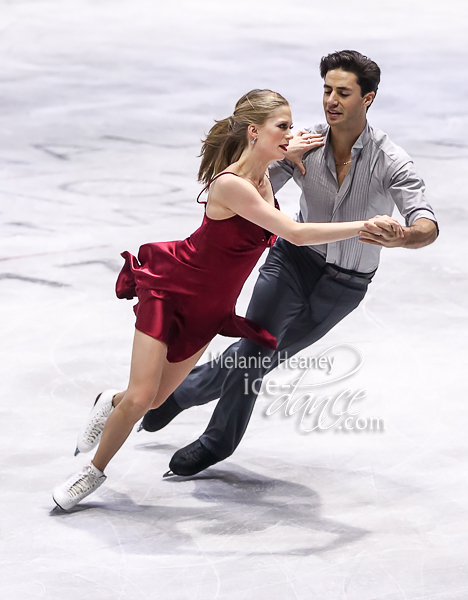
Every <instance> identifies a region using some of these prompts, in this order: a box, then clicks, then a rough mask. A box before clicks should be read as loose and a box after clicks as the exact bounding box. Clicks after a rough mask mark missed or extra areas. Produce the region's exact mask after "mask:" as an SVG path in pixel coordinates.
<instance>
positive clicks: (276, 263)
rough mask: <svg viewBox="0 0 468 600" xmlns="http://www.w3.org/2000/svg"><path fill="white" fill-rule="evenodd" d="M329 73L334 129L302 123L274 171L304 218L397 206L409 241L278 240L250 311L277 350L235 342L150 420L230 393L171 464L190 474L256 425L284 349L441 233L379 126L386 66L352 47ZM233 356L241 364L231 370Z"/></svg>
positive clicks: (360, 215)
mask: <svg viewBox="0 0 468 600" xmlns="http://www.w3.org/2000/svg"><path fill="white" fill-rule="evenodd" d="M320 74H321V76H322V78H323V79H324V94H323V107H324V111H325V117H326V120H327V125H320V126H318V127H316V128H315V129H314V130H311V131H305V130H304V131H301V132H299V134H297V135H296V136H295V138H294V139H293V140H292V141H291V143H290V146H289V149H288V158H287V159H285V160H284V161H281V162H280V163H276V164H274V165H273V166H272V167H271V168H270V178H271V181H272V184H273V187H274V189H275V191H278V190H279V189H280V188H281V187H282V186H283V185H284V184H285V183H286V182H287V181H288V180H289V179H290V178H291V177H293V178H294V181H295V182H296V183H297V185H298V186H299V188H300V189H301V198H300V210H299V214H298V219H299V220H300V221H303V222H308V221H310V222H318V223H320V222H321V223H325V222H334V221H354V220H358V219H368V218H370V217H372V216H373V215H375V214H382V215H385V214H386V215H391V214H392V211H393V209H394V206H395V205H396V206H397V208H398V210H399V212H400V213H401V215H402V216H403V217H404V219H405V221H406V227H405V228H404V234H405V237H404V238H397V237H396V236H395V235H394V234H393V232H392V231H391V230H390V228H389V230H388V231H387V230H386V229H382V231H381V235H373V234H365V235H362V236H361V237H360V238H359V239H357V238H353V239H350V240H345V241H341V242H334V243H331V244H322V245H317V246H294V245H292V244H290V243H288V242H287V241H285V240H283V239H278V240H277V242H276V244H275V245H274V246H273V248H272V249H271V250H270V252H269V255H268V257H267V259H266V261H265V264H264V265H263V266H262V267H261V269H260V275H259V278H258V280H257V283H256V285H255V288H254V292H253V295H252V299H251V301H250V304H249V308H248V310H247V317H248V318H249V319H251V320H252V321H255V322H256V323H258V324H259V325H261V326H262V327H264V328H265V329H267V330H268V331H270V332H271V333H272V334H273V335H275V336H276V338H277V340H278V347H277V351H276V352H273V351H271V350H268V349H266V348H263V347H260V346H257V345H255V344H254V343H253V342H251V341H249V340H247V339H242V340H240V341H238V342H236V343H234V344H232V345H231V346H230V347H229V348H228V349H227V350H226V351H225V352H224V353H223V355H222V358H221V360H218V361H212V362H211V363H206V364H204V365H201V366H198V367H195V368H194V369H193V370H192V372H191V373H190V375H189V376H188V377H187V379H186V380H185V381H184V382H183V383H182V384H181V385H180V386H179V387H178V388H177V390H176V391H175V392H174V393H173V394H172V395H171V396H170V397H169V398H168V399H167V400H166V402H165V403H164V404H163V405H162V406H161V407H159V408H157V409H155V410H152V411H149V413H147V415H146V416H145V418H144V420H143V428H144V429H146V430H148V431H156V430H158V429H161V428H162V427H164V426H165V425H167V423H169V422H170V421H171V420H172V419H173V418H174V417H175V416H176V415H177V414H179V413H180V412H181V411H182V410H184V409H186V408H189V407H191V406H195V405H200V404H205V403H207V402H210V401H211V400H215V399H216V398H220V400H219V402H218V404H217V406H216V408H215V411H214V413H213V416H212V418H211V420H210V423H209V425H208V427H207V429H206V431H205V433H204V434H203V435H202V436H201V437H200V439H198V440H196V441H195V442H193V443H192V444H189V445H188V446H186V447H185V448H182V449H181V450H179V451H178V452H176V453H175V454H174V456H173V457H172V460H171V462H170V464H169V467H170V469H171V470H172V471H173V472H174V473H176V474H178V475H193V474H195V473H198V472H199V471H201V470H203V469H206V468H207V467H208V466H210V465H213V464H215V463H217V462H219V461H221V460H224V459H225V458H227V457H228V456H230V455H231V454H232V453H233V452H234V450H235V449H236V447H237V445H238V444H239V442H240V440H241V439H242V436H243V434H244V432H245V430H246V427H247V425H248V422H249V419H250V415H251V413H252V409H253V407H254V404H255V400H256V397H257V393H258V389H259V385H258V382H259V381H261V379H262V378H263V376H264V375H265V374H266V372H268V371H270V370H271V369H272V368H274V367H275V366H276V365H277V364H278V353H281V356H285V355H287V356H288V357H290V356H292V355H293V354H295V353H297V352H299V351H300V350H302V349H304V348H306V347H307V346H310V345H311V344H313V343H314V342H316V341H317V340H319V339H320V338H321V337H323V336H324V335H325V334H326V333H327V332H328V331H329V330H330V329H331V328H332V327H334V326H335V325H336V324H337V323H338V322H339V321H340V320H341V319H343V318H344V317H345V316H346V315H348V314H349V313H350V312H351V311H353V310H354V309H355V308H356V307H357V306H358V305H359V303H360V302H361V300H362V299H363V297H364V295H365V293H366V291H367V287H368V285H369V283H370V282H371V280H372V277H373V275H374V273H375V271H376V269H377V266H378V263H379V255H380V251H381V249H382V247H386V248H394V247H397V246H400V247H405V248H421V247H423V246H426V245H428V244H431V243H432V242H433V241H434V240H435V239H436V237H437V234H438V229H437V222H436V219H435V216H434V212H433V210H432V208H431V207H430V205H429V203H428V202H427V200H426V199H425V195H424V190H425V187H424V182H423V181H422V179H421V178H420V177H419V176H418V174H417V173H416V171H415V170H414V167H413V163H412V161H411V158H410V157H409V156H408V155H407V154H406V152H404V150H402V149H401V148H399V147H398V146H396V145H395V144H393V143H392V142H391V141H390V140H389V139H388V137H387V136H386V134H384V133H383V132H381V131H378V130H376V129H373V128H372V127H370V125H369V124H368V123H367V118H366V113H367V110H368V108H369V106H370V105H371V104H372V102H373V101H374V98H375V95H376V93H377V89H378V85H379V82H380V69H379V67H378V66H377V64H376V63H375V62H373V61H372V60H370V59H368V58H367V57H365V56H363V55H362V54H360V53H359V52H355V51H349V50H345V51H342V52H335V53H333V54H330V55H328V56H326V57H324V58H322V61H321V63H320ZM249 357H256V360H255V361H248V358H249ZM229 358H231V359H232V360H231V362H229ZM265 358H268V360H264V359H265ZM242 359H244V360H242ZM249 362H250V364H249ZM230 364H231V365H232V364H235V365H238V366H237V367H236V368H228V366H229V365H230ZM252 364H253V366H252ZM247 365H248V366H247ZM243 366H245V367H246V368H242V367H243ZM246 381H247V382H249V385H246V383H245V382H246ZM254 382H255V383H256V385H253V384H254Z"/></svg>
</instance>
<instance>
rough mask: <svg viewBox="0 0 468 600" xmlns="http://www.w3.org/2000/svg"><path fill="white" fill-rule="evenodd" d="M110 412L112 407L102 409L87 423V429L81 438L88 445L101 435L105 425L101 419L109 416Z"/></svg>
mask: <svg viewBox="0 0 468 600" xmlns="http://www.w3.org/2000/svg"><path fill="white" fill-rule="evenodd" d="M111 410H112V406H111V407H110V408H109V407H103V408H101V410H100V411H99V412H97V413H96V414H95V415H94V417H93V418H92V420H91V421H90V423H89V426H88V429H87V430H86V431H85V434H84V436H83V437H84V438H85V440H86V441H87V443H88V444H92V443H93V442H94V440H95V439H96V438H97V437H98V436H99V435H100V434H101V433H102V430H103V429H104V425H105V422H103V419H106V418H107V417H108V416H109V414H110V412H111Z"/></svg>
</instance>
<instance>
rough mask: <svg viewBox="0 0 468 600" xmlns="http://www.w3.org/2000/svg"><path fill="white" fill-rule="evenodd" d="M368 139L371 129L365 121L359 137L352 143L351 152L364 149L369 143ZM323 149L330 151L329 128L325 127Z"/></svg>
mask: <svg viewBox="0 0 468 600" xmlns="http://www.w3.org/2000/svg"><path fill="white" fill-rule="evenodd" d="M370 138H371V128H370V125H369V123H368V122H367V121H366V126H365V127H364V129H363V130H362V133H361V135H360V136H359V137H358V139H357V140H356V141H355V142H354V145H353V147H352V149H351V150H362V148H364V146H365V145H366V144H367V143H368V142H369V140H370ZM324 148H325V150H326V151H328V150H329V149H330V150H331V148H330V126H327V129H326V133H325V142H324Z"/></svg>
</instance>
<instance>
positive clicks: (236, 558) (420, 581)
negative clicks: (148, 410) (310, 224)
mask: <svg viewBox="0 0 468 600" xmlns="http://www.w3.org/2000/svg"><path fill="white" fill-rule="evenodd" d="M467 15H468V9H467V7H466V3H464V2H462V1H461V0H459V1H454V0H448V1H447V2H443V3H440V2H422V1H418V0H414V1H409V2H403V1H402V0H394V1H393V2H387V1H386V0H385V1H381V2H371V1H370V0H369V1H367V0H358V1H357V2H345V1H344V0H337V1H336V2H333V3H321V4H318V3H311V2H305V1H302V2H301V1H299V0H290V1H289V2H287V3H284V2H281V3H280V2H271V1H270V2H267V1H266V0H251V1H250V2H247V1H245V0H238V1H237V2H236V3H232V2H229V3H224V2H215V1H208V0H197V1H196V2H193V1H192V2H189V1H178V0H173V1H172V2H164V3H163V2H158V1H156V2H154V1H152V2H150V1H145V0H135V1H133V2H130V1H129V0H113V1H112V2H111V1H110V0H99V1H95V2H92V1H90V0H88V1H85V0H67V2H59V1H58V0H34V1H33V0H30V1H23V0H14V1H12V0H10V1H8V0H1V1H0V31H1V37H0V49H1V61H0V77H1V94H0V98H1V111H0V129H1V138H2V144H1V147H0V169H1V175H2V176H1V182H0V210H1V217H2V219H1V222H2V224H1V235H0V290H1V296H0V302H1V313H0V314H1V331H2V333H1V336H2V338H1V339H2V343H1V362H0V369H1V382H2V396H1V401H0V410H1V417H2V420H1V424H2V433H1V436H0V456H1V463H2V471H1V480H0V490H1V496H0V497H1V503H2V508H1V514H2V520H1V530H0V531H1V542H0V543H1V550H0V552H1V554H0V561H1V565H2V572H1V577H0V596H1V598H4V599H5V600H30V599H31V600H32V599H35V598H46V599H48V600H52V599H53V600H55V599H57V600H78V599H80V600H81V599H82V598H91V599H93V600H107V599H109V600H110V599H112V600H113V599H119V600H120V599H121V600H124V599H128V600H143V599H151V600H152V599H159V598H164V599H165V600H172V599H174V600H185V599H190V600H196V599H200V600H214V599H223V600H231V599H232V600H234V599H235V600H243V599H246V600H247V599H248V600H250V599H255V600H264V599H268V600H277V599H278V600H290V599H291V600H306V599H307V600H309V599H311V598H314V599H315V598H317V599H319V600H377V599H379V600H380V599H382V600H449V599H452V600H462V599H463V600H465V599H466V598H468V577H467V573H466V568H467V567H466V555H467V550H468V548H467V546H468V543H467V540H466V530H467V525H468V522H467V516H468V515H467V510H468V509H467V506H468V503H467V498H468V497H467V491H468V483H467V478H466V476H465V474H466V469H467V463H468V442H467V436H466V421H467V416H468V415H467V412H468V411H467V394H466V385H465V380H464V373H465V370H466V361H467V358H468V352H467V339H468V331H467V329H468V327H467V304H466V296H467V293H468V283H467V279H466V270H467V268H466V263H467V256H468V253H467V241H466V240H467V235H466V231H465V227H466V226H467V209H466V183H465V178H466V172H467V158H468V141H467V140H468V109H467V101H468V78H467V76H466V64H467V56H466V54H467V45H466V24H467ZM347 47H348V48H349V47H351V48H356V49H358V50H360V51H362V52H363V53H365V54H368V55H369V56H371V57H372V58H374V59H375V60H376V61H377V62H378V63H379V64H380V66H381V68H382V72H383V77H382V84H381V87H380V90H379V93H378V96H377V100H376V102H375V105H374V106H373V107H372V109H371V111H370V113H369V120H370V122H371V124H373V125H374V126H376V127H379V128H381V129H383V130H385V131H386V132H387V133H388V134H389V135H390V136H391V137H392V139H393V140H394V141H395V142H397V143H399V144H400V145H402V146H403V147H404V148H405V149H406V150H407V151H408V152H409V153H410V154H412V155H413V157H414V159H415V162H416V166H417V168H418V169H419V171H420V172H421V173H422V174H423V176H424V178H425V180H426V183H427V186H428V196H429V198H430V199H431V202H432V203H433V206H434V208H435V209H436V211H437V215H438V217H439V221H440V228H441V236H440V239H439V240H438V241H437V243H436V244H434V245H433V246H430V247H428V248H425V249H422V250H418V251H409V250H387V251H385V250H384V251H383V253H382V264H381V268H380V270H379V272H378V274H377V276H376V277H375V281H374V283H372V285H371V287H370V291H369V293H368V295H367V297H366V299H365V301H364V302H363V304H362V305H361V306H360V307H359V309H358V310H357V311H356V312H355V313H354V314H352V315H351V316H349V317H348V318H347V319H346V320H345V321H344V322H343V323H341V324H340V325H339V326H338V327H336V328H335V329H334V330H333V331H332V332H331V333H330V334H329V335H328V336H327V337H326V338H324V339H323V340H322V341H321V342H320V343H319V344H317V346H316V347H315V348H313V349H310V350H309V351H308V352H305V353H304V355H306V356H307V355H308V356H316V355H318V354H320V353H321V352H323V351H325V350H326V349H327V348H329V347H330V346H332V345H334V344H341V343H348V344H352V345H353V346H355V347H356V348H358V349H359V351H360V352H361V353H362V356H363V366H362V368H361V370H360V371H359V372H358V373H357V374H356V375H355V376H353V377H354V379H353V380H352V381H351V382H350V383H349V385H350V386H352V387H353V389H358V388H366V389H367V391H368V397H367V398H366V399H365V401H363V402H362V403H361V408H362V410H363V414H364V415H366V416H367V417H369V416H376V417H379V418H381V419H382V422H383V423H384V429H383V430H381V431H361V432H356V431H353V432H347V433H345V432H342V431H341V432H340V431H337V430H328V431H322V432H319V431H313V432H311V433H304V432H303V431H302V430H301V427H300V415H295V416H290V417H288V418H286V417H285V416H284V414H283V416H281V415H280V413H279V412H278V413H275V414H273V415H272V416H266V411H267V409H268V407H269V405H270V404H271V399H268V398H267V397H266V396H265V395H263V396H262V397H261V399H260V400H259V402H258V404H257V407H256V410H255V413H254V416H253V418H252V422H251V425H250V427H249V429H248V432H247V434H246V436H245V438H244V440H243V442H242V444H241V446H240V447H239V449H238V451H237V452H236V453H235V455H233V456H232V457H231V458H230V459H229V460H227V461H225V462H223V463H221V464H219V465H216V466H215V467H213V468H210V469H209V470H207V471H206V472H204V473H202V474H200V475H199V476H197V477H193V478H191V479H179V478H171V479H164V480H163V479H162V477H161V476H162V474H163V473H164V471H166V470H167V465H168V461H169V459H170V457H171V455H172V454H173V452H174V451H175V450H176V449H177V448H179V447H181V446H184V445H185V444H187V443H189V442H191V441H193V440H194V439H195V438H196V437H197V436H198V435H199V434H200V433H202V431H203V429H204V427H205V425H206V423H207V422H208V419H209V417H210V414H211V410H212V406H205V407H200V408H197V409H193V410H191V411H187V412H186V413H183V414H182V415H181V416H180V417H179V418H178V419H177V420H175V421H174V422H173V424H171V425H170V426H169V427H167V428H166V429H165V430H163V431H161V432H159V433H158V434H149V433H145V432H143V433H139V434H136V432H135V433H133V434H132V435H131V437H130V439H129V441H128V442H127V444H126V445H125V447H124V448H123V450H122V451H121V452H120V453H119V455H118V457H117V458H116V459H115V460H114V461H113V462H112V464H111V465H110V467H109V469H108V481H107V483H106V485H105V486H103V488H101V490H100V491H99V492H98V493H97V494H96V495H95V496H93V497H91V498H90V499H89V501H87V502H86V501H85V502H84V503H83V504H82V505H81V506H79V507H78V508H77V509H76V510H75V511H74V512H72V513H70V514H64V513H57V512H56V511H53V512H52V513H51V512H50V511H51V509H52V508H53V504H52V500H51V495H50V494H51V490H52V488H53V487H54V486H55V485H56V484H57V483H58V482H60V481H62V480H63V479H64V478H65V477H66V476H68V475H69V474H70V473H71V472H73V471H74V470H75V469H76V465H79V466H81V464H82V463H83V462H84V461H85V460H86V457H83V456H79V457H77V458H76V459H74V458H73V451H74V448H75V436H76V432H77V429H78V428H79V426H80V424H81V423H82V421H83V418H84V417H85V415H86V414H87V412H88V410H89V408H90V405H91V403H92V400H93V398H94V397H95V395H96V394H97V393H98V392H100V391H102V390H103V389H106V388H107V387H119V386H120V387H122V388H123V387H124V386H125V383H126V378H127V376H128V366H129V358H130V348H131V338H132V331H133V323H134V317H133V313H132V311H131V304H130V303H128V302H122V301H118V300H117V299H116V298H115V296H114V293H113V287H114V282H115V277H116V273H117V272H118V270H119V267H120V264H121V259H120V257H119V253H120V252H121V251H123V250H125V249H128V250H130V251H132V252H135V251H136V250H137V249H138V246H139V245H140V244H141V243H144V242H147V241H155V240H163V239H180V238H183V237H185V236H186V235H188V234H189V233H191V231H193V230H194V229H195V228H196V227H197V226H198V224H199V222H200V219H201V215H202V208H201V207H200V206H198V205H197V204H196V203H195V197H196V194H197V193H198V189H199V186H198V184H197V183H196V172H197V167H198V158H197V154H198V152H199V147H200V138H201V137H202V136H203V134H204V133H205V132H206V131H207V129H208V128H209V127H210V125H211V123H212V122H213V119H214V118H221V117H224V116H226V115H228V114H230V112H231V111H232V108H233V105H234V102H235V101H236V100H237V98H238V97H239V96H240V95H241V94H242V93H244V92H246V91H247V90H249V89H251V88H253V87H270V88H272V89H276V90H278V91H280V92H282V93H283V94H284V95H285V96H286V97H287V98H288V99H289V100H290V102H291V105H292V108H293V115H294V119H295V124H296V125H297V126H300V125H308V124H313V123H315V122H318V121H320V120H322V115H321V104H320V98H321V84H322V83H321V80H320V78H319V76H318V71H317V64H318V61H319V59H320V57H321V56H322V55H324V54H326V53H328V52H330V51H333V50H336V49H342V48H347ZM279 199H280V202H281V204H282V207H283V209H284V210H286V212H288V213H289V214H294V212H295V208H296V206H297V204H298V192H297V189H296V188H295V187H294V185H288V186H287V187H286V188H285V189H284V191H282V192H281V193H280V195H279ZM254 280H255V275H253V276H252V277H251V278H250V279H249V281H248V284H247V285H246V287H245V289H244V291H243V294H242V297H241V299H240V301H239V305H238V310H239V312H240V313H242V312H243V310H245V307H246V306H247V302H248V298H249V295H250V293H251V290H252V285H253V282H254ZM227 343H228V341H227V340H226V339H224V338H218V339H216V340H215V341H214V342H213V344H212V347H211V348H210V350H212V351H218V350H221V349H222V348H224V347H225V346H226V345H227ZM294 376H295V373H294V372H292V371H282V372H281V373H276V374H275V373H272V375H271V377H272V378H274V377H277V378H280V377H281V378H282V380H283V381H284V380H291V379H292V378H293V377H294ZM347 385H348V384H347Z"/></svg>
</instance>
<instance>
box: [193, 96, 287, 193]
mask: <svg viewBox="0 0 468 600" xmlns="http://www.w3.org/2000/svg"><path fill="white" fill-rule="evenodd" d="M280 106H289V104H288V101H287V100H286V99H285V98H283V96H281V94H278V93H277V92H273V91H272V90H252V91H251V92H248V93H247V94H245V95H244V96H242V98H240V100H238V102H237V104H236V107H235V109H234V112H233V113H232V115H231V116H230V117H227V118H226V119H222V120H221V121H215V124H214V125H213V127H212V128H211V129H210V131H209V133H208V135H207V136H206V138H205V140H203V145H202V149H201V153H200V156H201V157H202V160H201V164H200V169H199V171H198V181H201V182H203V183H205V184H208V183H209V182H210V181H211V180H212V179H213V177H214V176H215V175H217V174H218V173H221V171H224V169H225V168H226V167H227V166H229V165H230V164H232V163H233V162H236V160H239V158H240V156H241V154H242V152H243V151H244V149H245V148H246V146H247V144H248V139H247V128H248V126H249V125H252V124H253V125H263V124H264V123H265V121H266V120H267V119H268V118H269V117H270V116H271V113H272V112H273V111H275V110H276V109H277V108H279V107H280Z"/></svg>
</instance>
